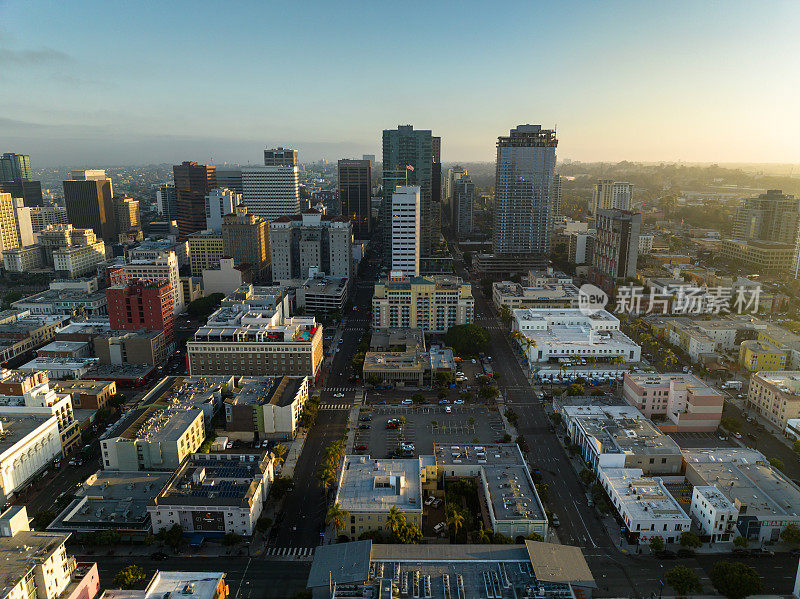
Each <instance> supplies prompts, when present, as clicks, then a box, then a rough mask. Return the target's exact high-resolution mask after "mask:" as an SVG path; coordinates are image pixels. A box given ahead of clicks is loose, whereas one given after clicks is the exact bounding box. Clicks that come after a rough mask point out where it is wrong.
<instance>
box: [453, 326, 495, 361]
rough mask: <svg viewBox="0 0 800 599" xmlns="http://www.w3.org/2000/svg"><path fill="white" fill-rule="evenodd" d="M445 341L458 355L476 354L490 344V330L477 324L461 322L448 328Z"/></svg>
mask: <svg viewBox="0 0 800 599" xmlns="http://www.w3.org/2000/svg"><path fill="white" fill-rule="evenodd" d="M444 343H445V345H447V346H449V347H452V348H453V350H454V351H455V352H456V353H457V354H458V355H461V356H474V355H475V354H478V353H480V352H482V351H485V350H486V348H487V347H488V346H489V332H488V331H487V330H486V329H484V328H483V327H482V326H479V325H477V324H460V325H456V326H454V327H450V328H449V329H448V330H447V333H446V334H445V336H444Z"/></svg>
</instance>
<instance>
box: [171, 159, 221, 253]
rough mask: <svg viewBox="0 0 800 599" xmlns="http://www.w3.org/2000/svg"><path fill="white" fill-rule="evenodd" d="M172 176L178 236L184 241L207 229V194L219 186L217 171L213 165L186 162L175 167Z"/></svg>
mask: <svg viewBox="0 0 800 599" xmlns="http://www.w3.org/2000/svg"><path fill="white" fill-rule="evenodd" d="M172 174H173V177H174V179H175V207H176V208H177V211H178V213H177V215H176V216H175V218H176V220H177V221H178V235H179V237H180V239H181V240H184V239H186V237H187V236H188V235H189V234H190V233H194V232H195V231H202V230H203V229H205V228H206V194H207V193H208V192H209V191H211V190H212V189H214V188H215V187H216V186H217V171H216V167H215V166H213V165H208V164H197V163H196V162H194V161H185V162H183V163H182V164H176V165H175V166H173V167H172Z"/></svg>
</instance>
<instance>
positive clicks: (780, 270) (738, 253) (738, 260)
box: [719, 239, 796, 274]
mask: <svg viewBox="0 0 800 599" xmlns="http://www.w3.org/2000/svg"><path fill="white" fill-rule="evenodd" d="M719 249H720V255H721V256H722V258H723V259H724V260H727V261H728V262H731V263H732V264H735V265H738V266H741V267H745V268H748V269H752V270H753V272H757V273H765V274H766V273H770V274H788V273H790V272H791V271H792V265H793V263H794V257H795V253H796V249H795V247H794V245H793V244H789V243H780V242H778V241H760V240H756V239H750V240H747V241H744V240H740V239H723V240H722V242H721V243H720V246H719Z"/></svg>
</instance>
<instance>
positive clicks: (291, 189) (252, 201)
mask: <svg viewBox="0 0 800 599" xmlns="http://www.w3.org/2000/svg"><path fill="white" fill-rule="evenodd" d="M242 203H243V204H245V205H246V206H247V212H248V214H255V215H256V216H260V217H261V218H264V219H267V220H269V221H273V220H275V219H276V218H278V217H279V216H284V215H287V214H297V213H298V212H300V169H299V168H298V167H297V166H296V165H291V166H289V165H278V166H243V167H242Z"/></svg>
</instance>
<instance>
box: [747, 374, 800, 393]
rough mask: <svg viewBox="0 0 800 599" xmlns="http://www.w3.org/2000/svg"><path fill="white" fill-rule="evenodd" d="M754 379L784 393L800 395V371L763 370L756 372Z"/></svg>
mask: <svg viewBox="0 0 800 599" xmlns="http://www.w3.org/2000/svg"><path fill="white" fill-rule="evenodd" d="M753 378H754V379H759V380H760V381H762V382H764V383H767V384H769V385H772V386H773V387H775V388H777V389H778V390H779V391H781V392H782V393H787V394H790V395H795V396H797V395H800V370H769V371H767V370H762V371H761V372H756V373H755V374H754V375H753Z"/></svg>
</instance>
